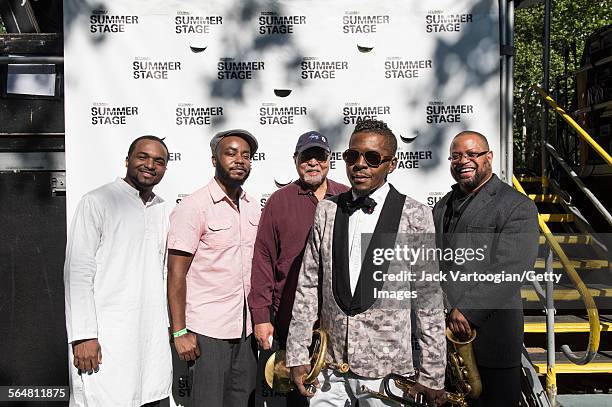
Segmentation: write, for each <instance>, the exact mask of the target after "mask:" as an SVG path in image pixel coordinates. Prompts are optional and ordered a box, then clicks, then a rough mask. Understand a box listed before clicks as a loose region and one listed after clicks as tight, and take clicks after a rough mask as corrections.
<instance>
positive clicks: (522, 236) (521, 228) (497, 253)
mask: <svg viewBox="0 0 612 407" xmlns="http://www.w3.org/2000/svg"><path fill="white" fill-rule="evenodd" d="M454 188H457V186H455V187H454ZM451 196H452V192H449V193H448V194H446V195H445V196H444V198H442V199H441V200H440V201H438V203H437V204H436V205H435V207H434V209H433V215H434V223H435V227H436V241H437V244H438V247H441V248H445V246H446V247H450V248H457V247H462V246H464V245H466V246H472V247H475V248H478V247H483V246H484V247H486V248H487V250H486V254H485V258H484V260H483V261H478V262H469V263H465V264H464V265H463V267H457V265H456V264H451V267H455V268H454V270H456V269H457V268H462V271H463V272H464V273H471V272H473V271H476V272H477V273H480V274H486V273H497V274H500V272H501V271H502V270H503V271H505V272H506V274H516V273H521V274H522V273H523V271H524V270H533V266H534V263H535V260H536V257H537V253H538V235H539V228H538V219H537V209H536V206H535V204H534V203H533V202H532V201H531V200H530V199H529V198H527V197H526V196H525V195H523V194H521V193H519V192H517V191H516V190H514V189H513V188H511V187H510V186H509V185H507V184H505V183H503V182H502V181H501V180H500V179H499V178H498V177H497V176H496V175H495V174H493V176H492V178H491V179H490V180H489V181H488V182H487V183H486V184H485V185H484V186H483V187H482V189H481V190H480V191H479V192H478V193H477V194H476V196H475V197H474V198H473V199H472V201H471V202H469V204H468V206H467V208H466V209H465V210H464V212H463V214H462V215H461V217H460V218H459V221H458V222H457V226H456V228H455V233H454V234H453V235H450V236H448V235H447V236H446V237H443V227H444V213H445V211H446V208H447V204H448V203H449V201H450V199H451ZM522 284H523V283H521V282H502V283H498V284H496V283H493V282H462V283H458V282H454V281H451V279H449V281H447V282H446V283H444V284H443V285H442V288H443V290H444V291H445V294H446V296H447V298H448V301H449V307H451V308H458V309H459V310H460V311H461V312H462V313H463V314H464V315H465V317H466V318H467V319H468V320H469V321H470V323H471V324H472V325H473V326H475V327H476V330H477V337H476V339H475V341H474V352H475V354H476V360H477V364H478V365H479V366H484V367H498V368H502V367H514V366H519V365H520V364H521V350H522V346H523V309H522V300H521V295H520V288H521V285H522Z"/></svg>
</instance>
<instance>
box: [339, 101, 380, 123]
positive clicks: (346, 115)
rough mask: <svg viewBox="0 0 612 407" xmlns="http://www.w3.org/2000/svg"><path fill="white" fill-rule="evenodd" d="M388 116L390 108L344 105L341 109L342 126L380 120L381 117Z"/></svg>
mask: <svg viewBox="0 0 612 407" xmlns="http://www.w3.org/2000/svg"><path fill="white" fill-rule="evenodd" d="M390 114H391V107H390V106H377V105H368V106H361V103H346V104H345V105H344V107H343V108H342V117H343V118H342V122H343V123H344V124H357V123H359V122H361V121H363V120H380V117H381V116H388V115H390Z"/></svg>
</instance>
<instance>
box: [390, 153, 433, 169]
mask: <svg viewBox="0 0 612 407" xmlns="http://www.w3.org/2000/svg"><path fill="white" fill-rule="evenodd" d="M432 156H433V152H432V151H431V150H420V151H398V152H397V153H396V154H395V157H396V158H397V168H398V169H406V170H411V169H415V168H419V167H420V165H421V162H422V161H429V160H431V159H432Z"/></svg>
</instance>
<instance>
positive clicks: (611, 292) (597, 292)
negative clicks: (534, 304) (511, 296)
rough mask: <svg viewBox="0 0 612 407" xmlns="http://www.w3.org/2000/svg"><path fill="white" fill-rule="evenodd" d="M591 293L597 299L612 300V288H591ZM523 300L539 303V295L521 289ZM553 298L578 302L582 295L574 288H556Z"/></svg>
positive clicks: (532, 291)
mask: <svg viewBox="0 0 612 407" xmlns="http://www.w3.org/2000/svg"><path fill="white" fill-rule="evenodd" d="M589 292H590V293H591V295H592V296H593V297H595V298H612V288H609V287H603V288H589ZM521 298H522V299H523V300H524V301H539V300H538V295H537V293H536V292H535V290H534V289H533V288H521ZM553 298H554V299H555V301H578V300H580V293H579V292H578V290H576V289H573V288H555V291H554V294H553Z"/></svg>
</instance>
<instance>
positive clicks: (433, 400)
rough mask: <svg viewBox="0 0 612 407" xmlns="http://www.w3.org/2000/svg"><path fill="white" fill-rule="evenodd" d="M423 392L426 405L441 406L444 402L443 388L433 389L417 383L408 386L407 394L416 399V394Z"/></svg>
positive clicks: (444, 393)
mask: <svg viewBox="0 0 612 407" xmlns="http://www.w3.org/2000/svg"><path fill="white" fill-rule="evenodd" d="M419 393H421V394H423V395H424V396H425V400H426V402H427V405H428V406H441V405H442V404H444V403H446V392H445V391H444V389H440V390H435V389H431V388H429V387H425V386H423V385H422V384H421V383H417V384H415V385H414V386H412V387H411V388H410V390H409V391H408V394H410V397H412V398H414V399H416V396H417V394H419Z"/></svg>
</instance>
